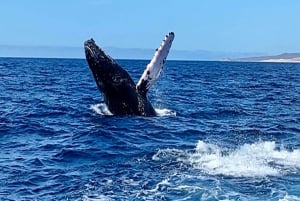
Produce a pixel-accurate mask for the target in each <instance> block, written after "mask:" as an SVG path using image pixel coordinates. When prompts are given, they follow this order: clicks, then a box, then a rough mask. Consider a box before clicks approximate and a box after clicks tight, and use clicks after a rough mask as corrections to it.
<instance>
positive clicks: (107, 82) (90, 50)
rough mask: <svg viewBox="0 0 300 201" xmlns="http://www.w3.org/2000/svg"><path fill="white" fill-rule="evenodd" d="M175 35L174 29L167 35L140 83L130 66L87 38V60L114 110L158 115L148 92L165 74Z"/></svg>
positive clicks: (103, 93)
mask: <svg viewBox="0 0 300 201" xmlns="http://www.w3.org/2000/svg"><path fill="white" fill-rule="evenodd" d="M174 37H175V35H174V33H173V32H170V33H168V34H167V35H166V36H165V38H164V40H163V41H162V43H161V45H160V46H159V48H157V49H156V51H155V53H154V56H153V58H152V59H151V61H150V63H149V64H148V65H147V66H146V68H145V70H144V72H143V74H142V76H141V78H140V79H139V81H138V83H137V84H135V83H134V81H133V80H132V78H131V77H130V75H129V74H128V72H127V71H126V70H124V69H123V68H122V67H121V66H120V65H119V64H118V63H117V62H116V61H115V60H114V59H113V58H111V57H110V56H109V55H107V54H106V53H105V52H104V51H103V50H102V49H101V48H99V46H98V45H97V44H96V42H95V41H94V40H93V39H89V40H87V41H85V42H84V49H85V56H86V60H87V63H88V65H89V67H90V70H91V71H92V74H93V77H94V79H95V81H96V84H97V86H98V89H99V90H100V91H101V92H102V95H103V98H104V102H105V104H106V105H107V107H108V109H109V111H110V112H111V113H112V114H114V115H140V116H155V115H156V112H155V110H154V108H153V106H152V105H151V103H150V102H149V100H148V98H147V92H148V90H149V88H150V87H151V86H152V85H153V84H154V83H155V82H156V81H157V79H158V77H159V75H160V74H161V71H162V69H163V66H164V64H165V62H166V58H167V56H168V53H169V50H170V48H171V46H172V42H173V40H174Z"/></svg>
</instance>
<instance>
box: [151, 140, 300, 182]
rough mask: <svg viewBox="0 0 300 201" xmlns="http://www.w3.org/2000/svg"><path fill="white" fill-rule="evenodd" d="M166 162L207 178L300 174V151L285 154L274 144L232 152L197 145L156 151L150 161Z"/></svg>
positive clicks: (249, 145)
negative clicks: (177, 163) (187, 167)
mask: <svg viewBox="0 0 300 201" xmlns="http://www.w3.org/2000/svg"><path fill="white" fill-rule="evenodd" d="M166 158H168V159H171V160H174V159H175V158H176V160H177V161H183V162H184V163H188V165H191V166H192V167H193V168H194V169H199V170H201V171H203V172H204V173H206V174H210V175H224V176H232V177H265V176H280V175H286V174H295V173H296V172H299V171H300V149H295V150H291V151H290V150H287V149H285V148H284V147H282V146H276V144H275V142H274V141H265V142H264V141H261V142H257V143H253V144H244V145H242V146H240V147H238V148H236V149H234V150H230V149H227V148H222V147H219V146H217V145H214V144H210V143H205V142H203V141H201V140H200V141H198V143H197V145H196V148H195V150H193V151H192V152H191V151H182V150H177V149H164V150H159V151H158V152H157V153H156V154H155V155H154V156H153V157H152V159H153V160H166Z"/></svg>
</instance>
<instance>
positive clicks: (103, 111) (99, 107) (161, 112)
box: [90, 103, 176, 117]
mask: <svg viewBox="0 0 300 201" xmlns="http://www.w3.org/2000/svg"><path fill="white" fill-rule="evenodd" d="M90 108H91V109H92V110H93V111H94V112H96V113H97V114H100V115H109V116H111V115H113V113H111V112H110V111H109V109H108V107H107V106H106V104H105V103H98V104H95V105H91V107H90ZM155 112H156V113H157V115H158V116H160V117H162V116H176V112H175V111H173V110H169V109H166V108H164V109H160V108H155Z"/></svg>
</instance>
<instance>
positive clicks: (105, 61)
mask: <svg viewBox="0 0 300 201" xmlns="http://www.w3.org/2000/svg"><path fill="white" fill-rule="evenodd" d="M84 50H85V56H86V60H87V62H88V64H89V67H90V69H91V71H92V73H93V75H94V77H95V79H96V82H97V84H98V87H99V88H100V89H101V90H104V88H105V83H109V82H111V81H110V79H111V78H112V76H113V74H114V66H116V65H117V63H116V62H115V61H114V60H113V59H112V58H111V57H110V56H109V55H107V54H105V52H104V51H103V50H102V49H101V48H99V47H98V46H97V44H96V43H95V41H94V40H93V39H89V40H87V41H85V42H84Z"/></svg>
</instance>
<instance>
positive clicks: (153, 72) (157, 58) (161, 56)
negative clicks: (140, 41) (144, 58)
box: [136, 32, 175, 92]
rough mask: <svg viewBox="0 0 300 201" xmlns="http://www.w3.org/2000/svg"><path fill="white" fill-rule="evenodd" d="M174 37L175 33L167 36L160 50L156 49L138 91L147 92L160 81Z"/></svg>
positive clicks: (138, 84)
mask: <svg viewBox="0 0 300 201" xmlns="http://www.w3.org/2000/svg"><path fill="white" fill-rule="evenodd" d="M174 37H175V35H174V33H173V32H170V33H169V34H167V35H166V37H165V38H164V40H163V41H162V43H161V45H160V46H159V48H157V49H156V51H155V53H154V56H153V58H152V60H151V61H150V63H149V64H148V65H147V67H146V69H145V71H144V73H143V75H142V77H141V78H140V80H139V82H138V83H137V85H136V88H137V89H138V90H140V91H143V92H147V91H148V90H149V88H150V86H152V85H153V84H154V83H155V81H156V80H157V79H158V77H159V75H160V73H161V71H162V69H163V66H164V64H165V62H166V59H167V56H168V54H169V51H170V48H171V46H172V42H173V40H174Z"/></svg>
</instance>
